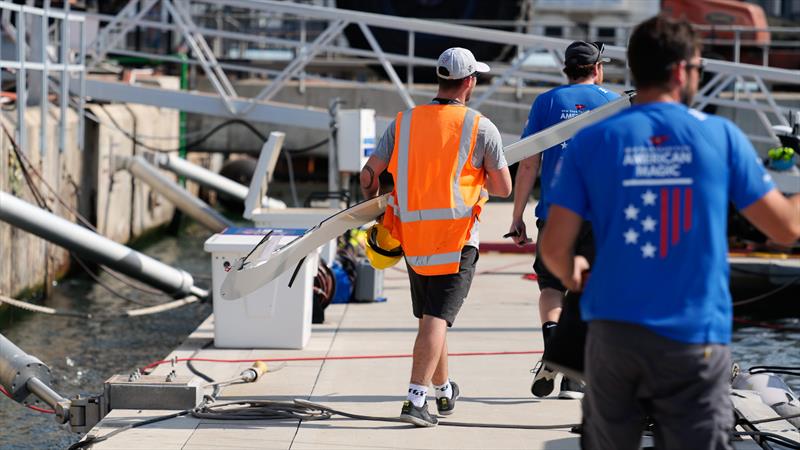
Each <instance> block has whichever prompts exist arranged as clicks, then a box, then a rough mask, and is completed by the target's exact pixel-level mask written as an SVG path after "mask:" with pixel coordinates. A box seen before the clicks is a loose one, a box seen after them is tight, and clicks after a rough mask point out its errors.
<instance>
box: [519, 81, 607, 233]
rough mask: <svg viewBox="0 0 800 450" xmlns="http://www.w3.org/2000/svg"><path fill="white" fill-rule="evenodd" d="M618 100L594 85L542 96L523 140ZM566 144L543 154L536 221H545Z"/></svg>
mask: <svg viewBox="0 0 800 450" xmlns="http://www.w3.org/2000/svg"><path fill="white" fill-rule="evenodd" d="M618 97H619V94H617V93H615V92H612V91H609V90H608V89H606V88H604V87H602V86H597V85H595V84H569V85H564V86H559V87H557V88H555V89H551V90H549V91H547V92H544V93H542V94H540V95H539V96H538V97H536V100H534V102H533V105H532V106H531V110H530V113H528V121H527V122H525V128H524V129H523V130H522V138H526V137H528V136H530V135H532V134H534V133H538V132H539V131H542V130H544V129H545V128H548V127H551V126H553V125H555V124H557V123H559V122H561V121H563V120H567V119H571V118H573V117H575V116H577V115H579V114H581V113H584V112H586V111H591V110H592V109H594V108H597V107H598V106H602V105H605V104H606V103H608V102H610V101H612V100H614V99H616V98H618ZM566 146H567V142H562V143H561V144H558V145H555V146H553V147H550V148H548V149H547V150H545V151H544V153H542V165H541V193H540V195H539V203H538V204H537V205H536V211H535V213H536V217H538V218H540V219H542V220H545V219H546V218H547V208H548V206H549V199H548V195H547V192H548V191H549V189H550V185H551V183H552V180H553V170H554V169H555V167H556V162H558V159H559V158H560V157H561V150H562V149H564V148H565V147H566Z"/></svg>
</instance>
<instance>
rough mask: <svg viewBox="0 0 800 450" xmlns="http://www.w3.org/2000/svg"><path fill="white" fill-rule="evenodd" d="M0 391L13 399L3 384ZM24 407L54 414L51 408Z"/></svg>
mask: <svg viewBox="0 0 800 450" xmlns="http://www.w3.org/2000/svg"><path fill="white" fill-rule="evenodd" d="M0 392H2V393H3V394H5V396H6V397H8V398H10V399H11V400H14V399H13V398H11V394H9V393H8V391H7V390H6V388H4V387H3V386H0ZM25 407H26V408H28V409H32V410H34V411H36V412H40V413H45V414H55V413H56V412H55V411H53V410H52V409H44V408H39V407H38V406H33V405H25Z"/></svg>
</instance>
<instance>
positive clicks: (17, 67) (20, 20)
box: [0, 1, 86, 155]
mask: <svg viewBox="0 0 800 450" xmlns="http://www.w3.org/2000/svg"><path fill="white" fill-rule="evenodd" d="M0 14H2V16H3V20H2V25H0V48H2V39H3V37H4V35H5V36H10V37H12V39H13V41H14V44H15V47H16V54H15V55H12V56H13V58H9V57H7V56H0V85H1V84H2V76H3V70H5V71H8V72H14V73H15V75H16V86H17V87H16V93H17V97H16V105H17V124H16V141H17V143H18V144H19V146H20V149H21V150H22V151H24V152H27V151H29V150H28V136H27V130H26V120H25V111H26V107H27V106H29V103H34V102H35V101H36V100H38V103H39V107H40V110H41V112H42V113H41V116H40V117H41V120H40V130H39V132H40V137H39V151H40V152H41V154H42V155H44V154H45V153H46V152H47V143H48V140H47V121H48V116H49V115H48V114H47V113H46V112H47V111H48V109H49V105H50V100H49V98H48V97H49V95H50V93H51V92H53V93H54V94H55V95H56V99H57V101H58V105H59V109H60V114H59V119H58V120H59V133H58V150H59V152H63V151H64V146H65V143H66V126H67V125H66V124H67V109H68V107H69V100H70V90H72V93H74V94H77V96H78V102H77V109H78V136H79V138H78V139H79V141H78V148H80V149H83V135H84V132H83V130H84V120H83V112H84V106H85V103H84V98H85V95H84V93H85V86H86V84H85V81H86V78H85V73H86V71H85V48H86V32H85V26H84V17H83V16H81V15H78V14H75V13H72V12H71V11H70V4H69V2H67V1H65V2H64V7H63V9H51V8H50V2H49V1H45V4H44V8H34V7H30V6H23V5H16V4H13V3H8V2H0ZM12 23H13V24H15V25H12ZM76 28H77V30H78V42H77V45H73V46H72V47H75V48H72V47H71V36H70V33H71V31H74V30H75V29H76ZM51 45H52V46H53V48H54V49H55V50H56V51H55V52H54V53H51V52H50V51H49V47H50V46H51ZM54 80H57V83H56V82H54ZM34 83H35V84H36V85H35V86H34ZM34 87H35V88H36V89H37V90H33V89H32V88H34ZM29 89H31V90H32V91H33V92H35V95H34V96H30V95H29Z"/></svg>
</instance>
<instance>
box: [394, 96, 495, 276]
mask: <svg viewBox="0 0 800 450" xmlns="http://www.w3.org/2000/svg"><path fill="white" fill-rule="evenodd" d="M479 119H480V115H479V114H478V113H477V112H476V111H474V110H472V109H469V108H467V107H465V106H462V105H437V104H432V105H422V106H417V107H416V108H413V109H411V110H408V111H405V112H401V113H398V114H397V120H396V121H395V127H396V128H395V141H394V150H393V151H392V157H391V160H390V161H389V167H388V169H387V170H388V171H389V173H391V174H392V177H393V178H394V191H392V194H391V195H390V196H389V206H388V207H387V208H386V215H385V216H384V225H385V226H386V227H387V228H388V229H389V230H390V231H391V233H392V236H394V237H395V238H397V239H398V240H399V241H400V242H401V246H402V248H403V254H404V255H405V257H406V260H407V261H408V263H409V265H410V266H411V267H412V269H413V270H414V272H416V273H418V274H420V275H445V274H452V273H457V272H458V269H459V263H460V261H461V249H462V248H463V247H464V243H465V242H467V240H468V239H469V237H470V233H471V231H472V229H473V225H474V224H475V222H476V221H477V220H478V216H479V215H480V211H481V207H482V205H483V204H484V203H486V201H487V200H488V198H489V195H488V193H487V192H486V191H485V190H484V189H483V185H484V182H485V180H486V172H485V170H484V169H483V168H480V169H478V168H476V167H475V166H473V165H472V152H473V150H474V147H475V140H476V137H477V135H478V120H479Z"/></svg>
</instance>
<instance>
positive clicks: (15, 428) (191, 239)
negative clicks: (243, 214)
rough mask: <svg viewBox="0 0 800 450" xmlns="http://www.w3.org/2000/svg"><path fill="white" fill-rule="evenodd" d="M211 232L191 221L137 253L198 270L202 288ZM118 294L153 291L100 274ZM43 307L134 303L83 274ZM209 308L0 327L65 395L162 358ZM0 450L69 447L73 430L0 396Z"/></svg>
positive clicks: (27, 317)
mask: <svg viewBox="0 0 800 450" xmlns="http://www.w3.org/2000/svg"><path fill="white" fill-rule="evenodd" d="M208 236H209V233H208V232H207V231H206V230H204V229H202V228H200V227H198V226H189V227H187V228H185V229H184V230H182V231H181V235H180V236H179V237H177V238H176V237H171V236H168V237H164V238H163V239H160V240H159V241H158V242H156V243H153V244H151V245H148V246H147V247H145V248H141V249H140V250H141V251H143V252H144V253H146V254H148V255H150V256H153V257H155V258H157V259H159V260H161V261H163V262H165V263H167V264H171V265H174V266H176V267H180V268H182V269H184V270H186V271H188V272H189V273H192V274H198V276H197V277H196V281H195V282H196V283H197V284H198V285H199V286H202V287H207V286H208V285H209V284H210V280H209V279H205V278H206V277H207V276H208V275H207V274H209V273H210V268H209V264H210V263H209V261H210V260H209V257H208V255H207V254H206V253H205V251H203V242H204V241H205V239H206V238H207V237H208ZM101 278H102V279H103V280H104V281H106V283H107V284H110V285H111V286H113V287H114V288H115V290H116V291H118V292H120V293H122V294H124V295H126V296H131V297H134V298H136V299H139V300H142V301H152V300H158V301H163V300H164V299H163V298H158V299H154V297H153V296H152V295H149V294H145V293H142V292H139V291H137V290H135V289H132V288H129V287H127V286H124V285H123V284H121V283H120V282H118V281H117V280H114V279H113V278H111V277H110V276H108V275H105V274H103V276H102V277H101ZM47 305H48V306H51V307H54V308H61V309H71V310H78V311H82V312H98V311H107V312H112V311H120V310H123V309H132V308H137V307H139V306H137V305H134V304H131V303H129V302H126V301H124V300H122V299H119V298H117V297H115V296H113V295H111V294H109V293H108V292H107V291H105V290H104V289H103V288H101V287H100V286H98V285H96V284H95V283H92V282H90V281H89V280H88V279H86V278H85V277H72V278H70V279H67V280H64V281H63V282H61V283H60V284H59V285H58V286H56V287H55V288H54V292H53V294H52V296H51V298H49V299H48V301H47ZM210 313H211V307H210V305H207V304H202V305H200V304H194V305H189V306H186V307H183V308H180V309H178V310H174V311H171V312H167V313H163V314H157V315H152V316H145V317H139V318H133V319H115V320H110V321H103V322H97V321H87V320H84V319H78V318H71V317H70V318H66V317H53V316H49V315H48V316H46V315H41V314H31V313H19V312H17V311H14V312H13V313H12V314H9V315H7V316H5V317H3V319H2V320H1V321H0V330H2V333H3V334H4V335H5V336H6V337H7V338H9V339H10V340H11V341H13V342H14V343H16V344H17V345H18V346H19V347H20V348H22V349H23V350H25V351H27V352H29V353H31V354H32V355H35V356H36V357H38V358H39V359H41V360H42V361H43V362H44V363H45V364H47V365H48V366H50V369H51V370H52V373H53V385H54V387H55V388H56V390H57V391H58V392H60V393H61V394H62V395H65V396H67V397H71V396H74V395H76V394H79V393H85V394H94V393H99V392H101V391H102V386H103V382H104V381H105V380H106V379H108V378H109V377H110V376H111V375H113V374H115V373H129V372H130V371H132V370H133V369H134V368H136V367H141V366H143V365H145V364H147V363H149V362H152V361H155V360H158V359H161V358H162V357H164V356H165V355H166V354H168V353H169V352H170V351H171V350H172V349H173V348H175V347H176V346H178V345H179V344H180V343H181V341H183V340H184V339H185V338H186V336H187V335H188V334H189V333H190V332H192V331H193V330H194V329H195V328H196V327H197V326H198V325H199V324H200V322H201V321H202V320H203V319H205V318H206V317H207V316H208V315H209V314H210ZM0 424H2V428H0V448H2V449H45V448H66V447H68V446H69V445H70V444H72V443H73V442H76V441H77V440H78V439H79V437H78V435H75V434H72V433H69V432H68V431H66V430H65V429H62V428H61V427H60V426H59V425H57V424H56V422H55V420H54V419H53V416H52V415H50V414H42V413H38V412H35V411H32V410H30V409H27V408H23V407H21V406H20V405H18V404H17V403H15V402H13V401H11V400H10V399H8V398H5V397H4V396H2V394H0Z"/></svg>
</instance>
